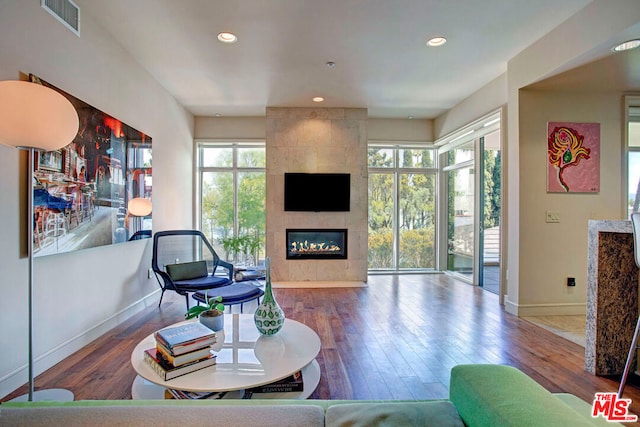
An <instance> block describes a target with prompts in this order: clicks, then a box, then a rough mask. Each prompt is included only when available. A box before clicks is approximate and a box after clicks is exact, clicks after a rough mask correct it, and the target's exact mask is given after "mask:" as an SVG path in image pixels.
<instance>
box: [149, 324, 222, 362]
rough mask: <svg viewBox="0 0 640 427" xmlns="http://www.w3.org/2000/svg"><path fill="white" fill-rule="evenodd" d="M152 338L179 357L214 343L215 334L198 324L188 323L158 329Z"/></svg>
mask: <svg viewBox="0 0 640 427" xmlns="http://www.w3.org/2000/svg"><path fill="white" fill-rule="evenodd" d="M154 337H155V339H156V341H157V342H160V343H161V344H162V345H164V347H165V348H166V349H168V350H169V351H170V352H171V355H173V356H179V355H181V354H184V353H188V352H190V351H194V350H197V349H200V348H204V347H207V346H211V345H213V344H215V343H216V334H215V332H213V331H212V330H211V329H209V328H207V327H206V326H204V325H203V324H201V323H200V322H189V323H185V324H183V325H179V326H172V327H169V328H164V329H160V330H159V331H157V332H156V333H155V334H154Z"/></svg>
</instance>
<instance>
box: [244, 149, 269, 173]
mask: <svg viewBox="0 0 640 427" xmlns="http://www.w3.org/2000/svg"><path fill="white" fill-rule="evenodd" d="M238 167H240V168H264V167H265V152H264V147H260V148H258V147H252V148H238Z"/></svg>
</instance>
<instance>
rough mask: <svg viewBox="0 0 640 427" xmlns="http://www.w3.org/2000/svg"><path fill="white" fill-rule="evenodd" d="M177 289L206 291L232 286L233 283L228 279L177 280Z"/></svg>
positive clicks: (199, 278)
mask: <svg viewBox="0 0 640 427" xmlns="http://www.w3.org/2000/svg"><path fill="white" fill-rule="evenodd" d="M173 283H175V285H176V287H178V288H180V289H182V290H184V291H201V290H204V289H212V288H220V287H225V286H229V285H231V284H232V283H233V282H232V281H231V280H229V278H228V277H220V276H204V277H197V278H195V279H189V280H176V281H174V282H173Z"/></svg>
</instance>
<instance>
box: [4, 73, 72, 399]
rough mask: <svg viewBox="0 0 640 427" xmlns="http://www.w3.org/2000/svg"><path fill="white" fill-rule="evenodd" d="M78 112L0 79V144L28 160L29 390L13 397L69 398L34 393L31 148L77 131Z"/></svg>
mask: <svg viewBox="0 0 640 427" xmlns="http://www.w3.org/2000/svg"><path fill="white" fill-rule="evenodd" d="M78 124H79V121H78V114H77V113H76V110H75V108H74V107H73V105H71V102H69V101H68V100H67V99H66V98H65V97H64V96H63V95H62V94H60V93H58V92H56V91H54V90H53V89H50V88H47V87H45V86H42V85H39V84H35V83H30V82H25V81H19V80H6V81H0V144H2V145H7V146H9V147H15V148H18V149H21V150H26V151H27V152H28V155H29V161H28V172H27V179H28V180H29V182H28V187H27V188H28V191H29V194H28V197H27V203H28V207H27V211H28V217H27V230H28V233H27V236H28V237H27V251H28V256H29V277H28V284H29V293H28V297H29V301H28V304H29V338H28V344H29V392H28V394H26V395H24V396H20V397H18V398H16V399H14V400H25V399H28V400H29V401H33V400H73V393H71V392H70V391H68V390H64V389H47V390H39V391H38V392H37V393H36V392H34V379H33V377H34V373H33V371H34V363H33V312H34V310H33V167H34V153H35V151H53V150H58V149H60V148H62V147H64V146H66V145H67V144H69V143H70V142H71V141H72V140H73V138H75V136H76V134H77V133H78Z"/></svg>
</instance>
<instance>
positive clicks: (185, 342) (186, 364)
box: [144, 322, 216, 381]
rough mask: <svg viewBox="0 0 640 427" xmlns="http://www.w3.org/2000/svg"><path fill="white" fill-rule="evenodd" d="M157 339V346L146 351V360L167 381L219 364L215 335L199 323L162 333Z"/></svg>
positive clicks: (177, 327)
mask: <svg viewBox="0 0 640 427" xmlns="http://www.w3.org/2000/svg"><path fill="white" fill-rule="evenodd" d="M154 337H155V339H156V346H155V347H154V348H150V349H148V350H145V352H144V360H145V361H146V362H147V363H148V364H149V366H151V367H152V368H153V370H154V371H156V373H157V374H158V375H159V376H160V378H162V379H163V380H164V381H169V380H170V379H173V378H176V377H179V376H181V375H185V374H188V373H190V372H194V371H197V370H199V369H203V368H206V367H208V366H211V365H215V363H216V356H215V354H213V353H212V352H211V346H212V345H213V344H215V343H216V334H215V332H213V331H212V330H211V329H209V328H207V327H206V326H204V325H202V324H201V323H199V322H190V323H185V324H183V325H179V326H172V327H169V328H165V329H161V330H159V331H157V332H156V333H155V334H154Z"/></svg>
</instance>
